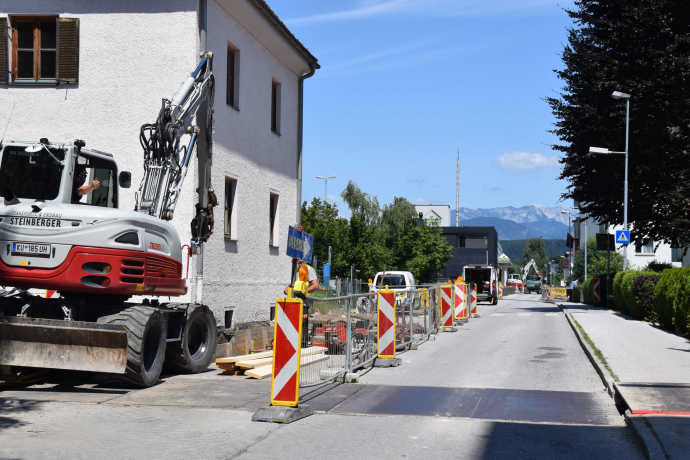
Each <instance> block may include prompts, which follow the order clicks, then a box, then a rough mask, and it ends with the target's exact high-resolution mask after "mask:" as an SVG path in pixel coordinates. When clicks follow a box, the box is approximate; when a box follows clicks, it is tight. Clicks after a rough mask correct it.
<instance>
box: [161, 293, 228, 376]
mask: <svg viewBox="0 0 690 460" xmlns="http://www.w3.org/2000/svg"><path fill="white" fill-rule="evenodd" d="M216 341H217V332H216V319H215V317H214V316H213V313H211V310H209V308H208V307H207V306H206V305H199V304H190V305H189V307H187V321H186V323H185V326H184V330H183V331H182V340H181V341H179V342H170V343H168V348H167V349H166V351H165V354H166V356H165V367H166V371H167V370H171V371H175V372H183V373H187V374H198V373H200V372H204V371H205V370H206V369H208V366H209V364H211V361H213V358H214V356H215V354H216Z"/></svg>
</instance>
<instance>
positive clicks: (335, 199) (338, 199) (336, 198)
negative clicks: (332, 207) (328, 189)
mask: <svg viewBox="0 0 690 460" xmlns="http://www.w3.org/2000/svg"><path fill="white" fill-rule="evenodd" d="M328 202H329V203H342V202H343V199H342V197H340V196H336V195H328Z"/></svg>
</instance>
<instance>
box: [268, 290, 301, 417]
mask: <svg viewBox="0 0 690 460" xmlns="http://www.w3.org/2000/svg"><path fill="white" fill-rule="evenodd" d="M302 310H303V305H302V300H300V299H278V300H277V301H276V310H275V311H276V321H275V329H274V333H273V337H274V345H273V377H272V379H271V404H272V405H273V406H291V407H297V402H298V401H299V370H300V359H301V356H300V355H301V347H300V343H302Z"/></svg>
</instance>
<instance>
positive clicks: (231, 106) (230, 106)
mask: <svg viewBox="0 0 690 460" xmlns="http://www.w3.org/2000/svg"><path fill="white" fill-rule="evenodd" d="M225 105H227V106H228V107H229V108H231V109H235V110H237V111H238V112H239V111H240V108H239V107H235V106H234V105H232V104H228V103H227V102H226V103H225Z"/></svg>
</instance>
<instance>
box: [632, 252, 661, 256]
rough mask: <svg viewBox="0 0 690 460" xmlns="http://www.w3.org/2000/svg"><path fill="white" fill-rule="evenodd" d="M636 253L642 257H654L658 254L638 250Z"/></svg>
mask: <svg viewBox="0 0 690 460" xmlns="http://www.w3.org/2000/svg"><path fill="white" fill-rule="evenodd" d="M635 255H636V256H640V257H654V256H655V255H656V254H649V253H647V252H636V253H635Z"/></svg>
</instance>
